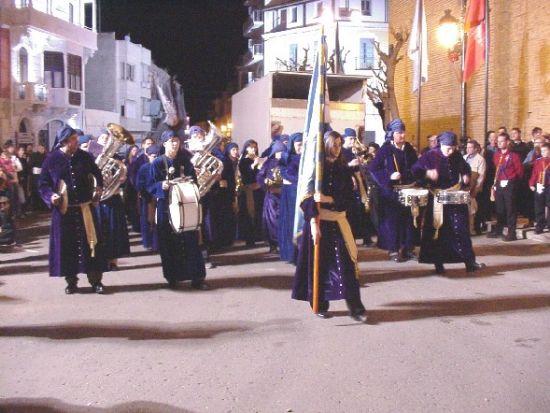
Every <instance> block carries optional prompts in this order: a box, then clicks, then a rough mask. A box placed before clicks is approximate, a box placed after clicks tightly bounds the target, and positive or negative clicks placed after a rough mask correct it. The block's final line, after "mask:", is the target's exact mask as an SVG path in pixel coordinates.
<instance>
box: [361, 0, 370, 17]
mask: <svg viewBox="0 0 550 413" xmlns="http://www.w3.org/2000/svg"><path fill="white" fill-rule="evenodd" d="M361 14H362V15H363V16H372V11H371V9H370V0H361Z"/></svg>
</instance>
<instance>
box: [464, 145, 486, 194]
mask: <svg viewBox="0 0 550 413" xmlns="http://www.w3.org/2000/svg"><path fill="white" fill-rule="evenodd" d="M464 160H465V161H466V162H468V165H470V168H471V169H472V172H477V173H478V178H477V182H476V188H481V186H482V185H483V182H484V181H485V174H486V172H487V162H485V158H484V157H483V156H481V155H480V154H479V153H476V154H475V155H464Z"/></svg>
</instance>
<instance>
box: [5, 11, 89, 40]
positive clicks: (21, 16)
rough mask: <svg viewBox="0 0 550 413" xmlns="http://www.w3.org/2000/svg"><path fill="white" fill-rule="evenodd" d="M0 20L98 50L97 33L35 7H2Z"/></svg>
mask: <svg viewBox="0 0 550 413" xmlns="http://www.w3.org/2000/svg"><path fill="white" fill-rule="evenodd" d="M0 20H1V21H2V23H4V24H7V25H9V26H16V27H17V26H24V27H34V28H37V29H39V30H42V31H44V32H46V33H48V34H49V33H51V34H54V35H56V36H59V37H61V38H64V39H70V40H71V41H72V42H74V43H76V44H78V45H80V46H83V47H86V48H88V49H91V50H97V33H95V32H94V31H91V30H88V29H86V28H85V27H81V26H78V25H76V24H73V23H69V22H68V21H65V20H63V19H60V18H58V17H55V16H52V15H50V14H46V13H43V12H41V11H38V10H36V9H34V8H33V7H23V8H17V7H0Z"/></svg>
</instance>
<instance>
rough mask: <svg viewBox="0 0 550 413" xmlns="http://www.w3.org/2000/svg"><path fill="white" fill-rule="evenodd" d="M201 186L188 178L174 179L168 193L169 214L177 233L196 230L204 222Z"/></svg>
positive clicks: (171, 223)
mask: <svg viewBox="0 0 550 413" xmlns="http://www.w3.org/2000/svg"><path fill="white" fill-rule="evenodd" d="M199 201H200V193H199V188H198V187H197V185H196V184H195V183H194V182H191V181H189V180H186V179H182V180H179V179H176V180H174V181H172V185H171V186H170V192H169V193H168V215H169V217H170V225H171V226H172V229H173V230H174V232H175V233H176V234H181V233H182V232H186V231H196V230H198V229H199V228H200V226H201V224H202V208H201V205H200V203H199Z"/></svg>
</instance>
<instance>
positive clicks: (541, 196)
mask: <svg viewBox="0 0 550 413" xmlns="http://www.w3.org/2000/svg"><path fill="white" fill-rule="evenodd" d="M540 154H541V157H540V158H538V159H537V160H536V161H535V163H534V165H533V173H532V174H531V178H530V179H529V187H530V189H531V191H533V192H534V193H535V233H536V234H542V232H543V231H544V227H545V226H546V227H548V229H550V213H547V212H546V208H550V169H549V167H550V143H548V142H546V143H543V144H542V145H541V147H540Z"/></svg>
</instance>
